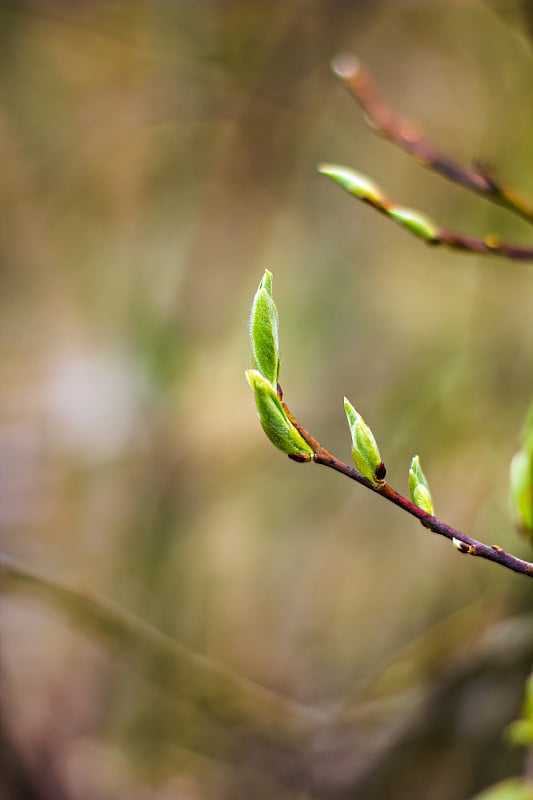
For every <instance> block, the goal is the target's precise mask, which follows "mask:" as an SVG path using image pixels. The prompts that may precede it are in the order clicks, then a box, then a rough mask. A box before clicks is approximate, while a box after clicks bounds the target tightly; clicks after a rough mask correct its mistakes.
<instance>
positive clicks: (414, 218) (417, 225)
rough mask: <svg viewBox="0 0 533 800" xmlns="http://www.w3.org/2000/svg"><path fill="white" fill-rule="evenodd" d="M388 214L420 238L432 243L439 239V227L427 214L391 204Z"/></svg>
mask: <svg viewBox="0 0 533 800" xmlns="http://www.w3.org/2000/svg"><path fill="white" fill-rule="evenodd" d="M388 214H389V216H390V217H392V219H393V220H394V221H395V222H397V223H398V224H399V225H402V226H403V227H404V228H407V230H408V231H410V232H411V233H413V234H414V235H415V236H418V237H419V238H420V239H424V241H426V242H430V243H431V242H438V241H439V229H438V227H437V226H436V225H435V223H434V222H432V221H431V220H430V219H429V218H428V217H426V216H425V214H420V212H418V211H414V210H413V209H412V208H403V207H401V206H390V208H389V210H388Z"/></svg>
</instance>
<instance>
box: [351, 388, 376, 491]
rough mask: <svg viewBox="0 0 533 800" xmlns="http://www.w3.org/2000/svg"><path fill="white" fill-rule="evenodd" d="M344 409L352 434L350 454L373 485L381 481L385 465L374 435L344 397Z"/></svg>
mask: <svg viewBox="0 0 533 800" xmlns="http://www.w3.org/2000/svg"><path fill="white" fill-rule="evenodd" d="M344 411H345V412H346V418H347V420H348V425H349V426H350V433H351V436H352V456H353V460H354V463H355V466H356V467H357V469H358V470H359V472H360V473H361V475H364V476H365V478H368V479H369V480H370V481H372V483H373V484H374V486H379V485H380V484H381V483H383V479H384V477H385V466H384V464H383V462H382V460H381V456H380V454H379V450H378V446H377V444H376V440H375V439H374V435H373V433H372V431H371V430H370V428H369V427H368V425H367V424H366V422H365V421H364V419H363V418H362V416H361V415H360V414H359V413H358V412H357V411H356V410H355V408H354V407H353V406H352V404H351V403H350V401H349V400H347V399H346V397H345V398H344Z"/></svg>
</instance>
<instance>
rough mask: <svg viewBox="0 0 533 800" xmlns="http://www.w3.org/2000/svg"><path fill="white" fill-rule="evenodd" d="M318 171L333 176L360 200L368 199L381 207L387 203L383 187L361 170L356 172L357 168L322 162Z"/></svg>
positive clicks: (367, 200) (336, 181)
mask: <svg viewBox="0 0 533 800" xmlns="http://www.w3.org/2000/svg"><path fill="white" fill-rule="evenodd" d="M318 171H319V172H320V174H321V175H326V176H327V177H328V178H331V179H332V180H333V181H335V183H338V184H339V186H342V188H343V189H345V190H346V191H347V192H348V193H349V194H351V195H353V196H354V197H357V198H358V199H359V200H366V202H367V203H371V204H372V205H374V206H379V207H383V206H385V205H386V204H387V201H386V200H385V198H384V196H383V194H382V192H381V189H379V187H378V186H377V185H376V184H375V183H374V182H373V181H371V180H370V178H367V177H366V175H362V174H361V173H360V172H355V170H353V169H348V167H341V166H339V165H338V164H320V166H319V167H318Z"/></svg>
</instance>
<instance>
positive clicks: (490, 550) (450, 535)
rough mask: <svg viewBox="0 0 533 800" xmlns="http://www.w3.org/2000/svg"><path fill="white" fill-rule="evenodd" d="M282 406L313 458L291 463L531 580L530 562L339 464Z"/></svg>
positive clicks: (384, 485)
mask: <svg viewBox="0 0 533 800" xmlns="http://www.w3.org/2000/svg"><path fill="white" fill-rule="evenodd" d="M280 395H281V390H280ZM282 405H283V408H284V410H285V413H286V414H287V417H288V419H289V420H290V422H291V423H292V424H293V425H294V427H295V428H296V430H297V431H298V433H299V434H300V436H301V437H302V438H303V439H304V440H305V441H306V442H307V444H308V445H309V446H310V447H311V449H312V450H313V454H314V455H313V456H312V457H311V458H307V457H305V456H298V455H296V456H289V458H291V457H292V459H293V460H294V461H301V462H303V461H309V460H312V461H315V463H317V464H322V465H323V466H325V467H329V468H330V469H334V470H335V471H336V472H340V473H341V474H342V475H346V477H347V478H350V479H351V480H352V481H356V483H360V484H361V485H362V486H365V487H366V488H367V489H370V490H371V491H373V492H375V493H376V494H379V495H381V497H384V498H385V499H386V500H389V501H390V502H391V503H394V505H396V506H399V507H400V508H401V509H403V511H406V512H407V513H408V514H411V516H413V517H416V518H417V519H418V520H419V522H420V523H421V524H422V525H423V526H424V527H425V528H427V529H428V530H430V531H433V533H437V534H439V536H444V537H445V538H446V539H449V540H450V541H451V542H452V543H453V545H454V547H455V548H456V549H457V550H458V551H459V552H460V553H464V554H465V555H469V556H478V557H479V558H485V559H487V561H493V562H494V563H495V564H501V566H502V567H507V569H510V570H512V571H513V572H519V573H521V574H522V575H528V576H529V577H533V562H530V561H524V560H523V559H521V558H517V557H516V556H513V555H511V554H510V553H506V552H505V550H503V549H502V548H501V547H499V545H496V544H493V545H486V544H483V543H482V542H478V541H477V540H476V539H473V538H472V537H471V536H467V535H466V534H465V533H462V532H461V531H458V530H456V529H455V528H452V526H451V525H448V524H447V523H446V522H442V521H441V520H440V519H438V518H437V517H435V516H433V515H432V514H428V513H427V512H426V511H424V510H423V509H421V508H419V507H418V506H416V505H415V504H414V503H412V502H411V501H410V500H408V499H407V498H406V497H404V496H403V495H401V494H400V493H399V492H397V491H396V490H395V489H393V488H392V486H389V484H388V483H386V482H385V481H382V482H380V483H378V484H377V485H376V484H374V483H373V482H372V481H371V480H369V479H368V478H366V477H365V476H364V475H362V474H361V473H360V472H359V470H357V469H355V467H351V466H349V465H348V464H344V463H343V462H342V461H339V459H338V458H336V456H334V455H332V454H331V453H330V452H329V451H328V450H326V449H325V447H322V445H321V444H320V443H319V442H318V441H317V440H316V439H315V438H314V437H313V436H312V435H311V434H310V433H309V432H308V431H307V430H306V429H305V428H304V427H303V426H302V425H300V423H299V422H298V420H297V419H296V418H295V417H294V415H293V414H292V413H291V411H290V410H289V408H288V407H287V405H286V403H285V402H283V400H282Z"/></svg>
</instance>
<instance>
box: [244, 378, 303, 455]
mask: <svg viewBox="0 0 533 800" xmlns="http://www.w3.org/2000/svg"><path fill="white" fill-rule="evenodd" d="M245 375H246V380H247V381H248V383H249V384H250V387H251V388H252V389H253V391H254V394H255V404H256V406H257V416H258V417H259V421H260V423H261V427H262V428H263V430H264V432H265V434H266V435H267V437H268V438H269V439H270V441H271V442H272V444H273V445H274V446H275V447H277V448H278V450H282V451H283V452H284V453H287V454H288V455H291V456H292V455H301V456H307V457H308V458H306V459H305V460H309V459H310V458H311V457H312V456H313V450H312V449H311V447H310V446H309V445H308V444H307V442H306V441H305V440H304V439H303V438H302V436H301V435H300V434H299V433H298V431H297V430H296V428H295V427H294V425H293V424H292V422H291V421H290V420H289V419H288V418H287V415H286V413H285V410H284V408H283V406H282V405H281V401H280V399H279V397H278V396H277V394H276V392H275V391H274V389H273V387H272V384H271V383H270V381H268V380H267V379H266V378H265V377H264V375H261V373H260V372H258V371H257V370H255V369H249V370H247V371H246V373H245Z"/></svg>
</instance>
